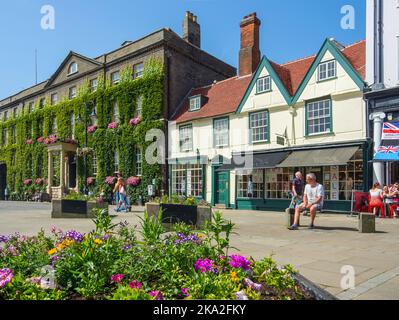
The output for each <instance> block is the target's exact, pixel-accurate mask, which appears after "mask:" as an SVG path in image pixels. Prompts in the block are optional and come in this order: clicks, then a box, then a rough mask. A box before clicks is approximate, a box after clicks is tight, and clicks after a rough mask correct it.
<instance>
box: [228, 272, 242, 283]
mask: <svg viewBox="0 0 399 320" xmlns="http://www.w3.org/2000/svg"><path fill="white" fill-rule="evenodd" d="M230 277H231V280H233V281H234V282H238V281H240V278H239V277H238V276H237V272H235V271H233V272H231V273H230Z"/></svg>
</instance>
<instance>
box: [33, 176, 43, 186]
mask: <svg viewBox="0 0 399 320" xmlns="http://www.w3.org/2000/svg"><path fill="white" fill-rule="evenodd" d="M43 183H44V179H43V178H37V179H36V180H35V185H37V186H41V185H43Z"/></svg>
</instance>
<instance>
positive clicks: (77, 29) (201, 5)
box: [0, 0, 365, 99]
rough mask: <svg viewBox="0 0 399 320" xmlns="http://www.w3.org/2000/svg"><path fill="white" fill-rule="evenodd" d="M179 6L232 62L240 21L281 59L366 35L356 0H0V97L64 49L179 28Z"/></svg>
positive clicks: (45, 71)
mask: <svg viewBox="0 0 399 320" xmlns="http://www.w3.org/2000/svg"><path fill="white" fill-rule="evenodd" d="M348 4H349V5H352V6H353V7H354V8H355V12H356V25H355V29H354V30H343V29H342V28H341V18H342V14H341V12H340V11H341V7H342V6H344V5H348ZM43 5H52V6H53V7H54V9H55V23H56V24H55V30H47V31H45V30H43V29H42V28H41V26H40V21H41V19H42V14H41V13H40V10H41V7H42V6H43ZM186 10H190V11H192V12H193V13H194V14H195V15H197V16H198V20H199V23H200V25H201V37H202V49H204V50H205V51H208V52H209V53H211V54H213V55H214V56H216V57H217V58H219V59H221V60H224V61H226V62H227V63H230V64H231V65H233V66H237V64H238V51H239V46H240V31H239V22H240V21H241V19H242V18H243V17H244V16H245V15H247V14H248V13H251V12H257V14H258V17H259V18H260V19H261V21H262V26H261V35H260V38H261V40H260V42H261V52H262V54H266V55H267V56H268V57H269V58H270V59H272V60H274V61H276V62H278V63H282V62H286V61H291V60H295V59H297V58H301V57H305V56H308V55H311V54H314V53H316V52H317V51H318V50H319V49H320V46H321V45H322V42H323V41H324V39H325V38H326V37H335V38H336V39H337V40H338V41H340V42H342V43H344V44H349V43H352V42H355V41H358V40H360V39H363V38H364V37H365V1H362V0H360V1H359V0H323V1H321V0H280V1H275V0H145V1H143V0H107V1H105V0H13V1H8V0H7V1H2V3H1V4H0V39H1V43H2V50H0V70H1V80H0V99H2V98H5V97H7V96H9V95H12V94H14V93H17V92H18V91H20V90H23V89H25V88H27V87H30V86H32V85H34V83H35V67H34V66H35V49H37V50H38V81H39V82H41V81H44V80H46V79H48V78H49V77H50V76H51V75H52V74H53V73H54V72H55V71H56V69H57V67H58V66H59V64H60V63H61V62H62V61H63V59H64V58H65V57H66V55H67V54H68V52H69V51H70V50H73V51H76V52H78V53H81V54H83V55H87V56H89V57H96V56H99V55H101V54H102V53H105V52H108V51H111V50H113V49H115V48H117V47H118V46H120V44H121V43H122V42H123V41H125V40H136V39H138V38H140V37H142V36H145V35H146V34H148V33H151V32H153V31H155V30H157V29H160V28H162V27H169V28H171V29H172V30H174V31H175V32H176V33H178V34H181V33H182V20H183V16H184V13H185V11H186Z"/></svg>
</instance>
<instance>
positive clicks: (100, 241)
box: [94, 239, 103, 245]
mask: <svg viewBox="0 0 399 320" xmlns="http://www.w3.org/2000/svg"><path fill="white" fill-rule="evenodd" d="M94 243H95V244H98V245H100V244H102V243H103V241H102V240H100V239H95V240H94Z"/></svg>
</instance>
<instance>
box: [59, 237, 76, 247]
mask: <svg viewBox="0 0 399 320" xmlns="http://www.w3.org/2000/svg"><path fill="white" fill-rule="evenodd" d="M74 243H75V240H69V239H65V240H64V241H63V242H62V245H63V246H65V247H69V246H71V245H73V244H74Z"/></svg>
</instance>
